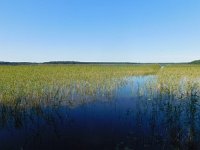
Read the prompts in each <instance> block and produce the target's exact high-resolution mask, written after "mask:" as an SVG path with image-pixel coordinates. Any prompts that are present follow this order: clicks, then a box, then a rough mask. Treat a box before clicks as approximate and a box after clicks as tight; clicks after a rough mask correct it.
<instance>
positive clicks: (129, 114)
mask: <svg viewBox="0 0 200 150" xmlns="http://www.w3.org/2000/svg"><path fill="white" fill-rule="evenodd" d="M155 81H156V77H155V76H146V77H132V78H128V79H127V82H126V84H121V86H119V87H117V88H116V89H114V90H112V92H108V93H106V92H105V93H104V94H102V93H101V94H99V93H96V95H92V96H88V95H87V96H85V97H84V96H76V95H74V97H73V99H70V100H67V99H62V100H59V99H55V100H54V101H53V102H50V101H49V104H45V103H41V104H40V105H35V106H32V107H21V106H20V105H17V104H16V105H12V106H8V105H5V104H1V105H0V141H1V142H0V149H19V150H20V149H28V150H29V149H200V139H199V138H200V136H199V135H200V127H199V124H200V109H199V107H200V103H199V101H200V98H199V97H198V95H197V94H191V95H190V96H189V97H187V98H184V99H179V98H177V97H176V96H174V95H171V94H167V93H163V92H162V91H158V90H157V89H155V88H153V87H154V86H148V85H149V84H151V85H152V84H154V82H155Z"/></svg>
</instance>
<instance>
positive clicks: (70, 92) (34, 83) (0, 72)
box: [0, 65, 160, 104]
mask: <svg viewBox="0 0 200 150" xmlns="http://www.w3.org/2000/svg"><path fill="white" fill-rule="evenodd" d="M159 68H160V66H159V65H35V66H31V65H30V66H28V65H27V66H0V101H1V102H4V103H11V104H12V103H15V104H16V103H19V104H26V103H30V102H32V103H34V104H38V103H41V102H43V101H44V100H45V101H46V102H48V103H50V102H51V101H53V100H55V99H58V100H59V99H71V100H73V99H76V98H77V96H79V97H81V96H82V95H85V96H93V95H97V94H101V95H103V94H109V92H110V91H112V90H113V89H115V88H116V87H118V86H120V85H121V84H123V80H120V79H122V78H124V77H128V76H133V75H147V74H156V73H157V72H158V70H159Z"/></svg>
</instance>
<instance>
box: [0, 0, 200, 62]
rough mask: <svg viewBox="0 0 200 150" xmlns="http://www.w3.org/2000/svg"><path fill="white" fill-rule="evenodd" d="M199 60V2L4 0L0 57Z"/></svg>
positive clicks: (0, 6)
mask: <svg viewBox="0 0 200 150" xmlns="http://www.w3.org/2000/svg"><path fill="white" fill-rule="evenodd" d="M195 59H200V0H0V61H32V62H43V61H51V60H60V61H61V60H66V61H68V60H69V61H70V60H74V61H115V62H116V61H120V62H184V61H191V60H195Z"/></svg>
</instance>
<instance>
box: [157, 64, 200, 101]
mask: <svg viewBox="0 0 200 150" xmlns="http://www.w3.org/2000/svg"><path fill="white" fill-rule="evenodd" d="M157 76H158V82H157V89H158V90H160V91H161V92H163V93H168V94H169V95H175V96H178V97H179V98H184V97H188V96H192V95H197V96H198V95H199V94H200V65H168V66H165V67H164V68H162V69H160V71H159V72H158V74H157Z"/></svg>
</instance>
